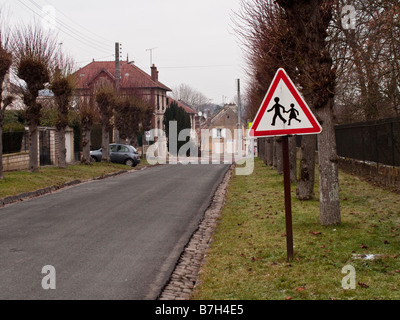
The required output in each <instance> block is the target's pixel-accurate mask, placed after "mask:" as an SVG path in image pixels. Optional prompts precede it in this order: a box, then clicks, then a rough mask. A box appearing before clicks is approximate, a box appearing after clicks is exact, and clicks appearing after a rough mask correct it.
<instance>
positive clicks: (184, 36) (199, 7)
mask: <svg viewBox="0 0 400 320" xmlns="http://www.w3.org/2000/svg"><path fill="white" fill-rule="evenodd" d="M239 3H240V0H202V1H198V0H147V1H139V0H118V1H104V0H97V1H87V0H85V1H84V0H69V1H65V0H0V8H2V9H5V11H6V12H7V13H8V16H9V17H10V20H11V24H16V23H18V22H21V21H23V22H24V23H25V22H30V21H33V19H34V17H36V19H38V21H41V20H42V17H43V11H42V9H43V7H44V6H48V5H51V6H52V7H53V8H54V9H55V14H56V27H57V30H59V42H62V43H63V49H64V50H65V51H66V52H68V53H69V54H70V55H71V56H72V57H73V58H74V59H75V61H76V62H77V63H78V65H79V66H84V65H85V64H87V63H89V62H90V61H91V60H92V59H93V58H94V59H96V60H114V56H113V54H114V43H115V42H116V41H119V42H120V43H121V44H122V52H123V53H122V59H123V60H125V59H126V57H127V54H129V60H134V61H135V64H136V65H137V66H139V67H140V68H142V69H143V70H144V71H146V72H148V73H149V72H150V51H146V49H150V48H156V49H154V50H153V63H154V64H155V65H156V66H157V67H158V68H159V71H160V81H161V82H163V83H164V84H165V85H167V86H169V87H174V86H177V85H179V84H180V83H186V84H188V85H190V86H191V87H193V88H195V89H197V90H198V91H200V92H202V93H203V94H205V95H206V96H207V97H208V98H209V99H212V101H213V102H214V103H222V100H223V96H224V101H225V102H231V101H233V98H234V96H235V95H236V79H238V78H241V79H242V83H243V84H244V71H243V70H244V63H243V58H242V53H241V50H240V48H239V46H238V44H237V39H236V37H235V35H234V34H233V31H232V22H231V15H232V10H234V11H236V10H237V9H238V7H239ZM33 11H35V12H36V14H35V13H34V12H33ZM39 15H42V17H40V16H39Z"/></svg>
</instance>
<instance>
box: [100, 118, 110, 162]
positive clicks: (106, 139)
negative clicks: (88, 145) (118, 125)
mask: <svg viewBox="0 0 400 320" xmlns="http://www.w3.org/2000/svg"><path fill="white" fill-rule="evenodd" d="M101 129H102V136H101V137H102V150H103V152H102V155H101V161H102V162H110V130H109V127H108V126H107V125H102V128H101Z"/></svg>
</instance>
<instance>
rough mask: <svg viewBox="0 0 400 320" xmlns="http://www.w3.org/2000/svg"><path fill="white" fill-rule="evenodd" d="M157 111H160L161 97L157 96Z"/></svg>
mask: <svg viewBox="0 0 400 320" xmlns="http://www.w3.org/2000/svg"><path fill="white" fill-rule="evenodd" d="M157 110H160V95H159V94H158V95H157Z"/></svg>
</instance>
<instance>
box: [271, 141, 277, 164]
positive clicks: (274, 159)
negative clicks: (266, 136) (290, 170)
mask: <svg viewBox="0 0 400 320" xmlns="http://www.w3.org/2000/svg"><path fill="white" fill-rule="evenodd" d="M276 145H277V143H276V139H275V138H273V139H272V151H273V152H272V168H274V169H276V168H277V167H278V159H277V151H276Z"/></svg>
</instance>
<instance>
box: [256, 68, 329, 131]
mask: <svg viewBox="0 0 400 320" xmlns="http://www.w3.org/2000/svg"><path fill="white" fill-rule="evenodd" d="M281 80H283V82H284V83H285V85H286V86H287V88H288V89H289V91H290V93H291V94H292V95H293V97H294V98H295V100H296V102H297V103H298V105H299V107H300V108H301V109H302V110H303V112H304V114H305V115H306V117H307V119H308V120H309V121H310V123H311V125H312V128H303V129H302V128H294V129H284V130H282V129H279V130H266V131H257V128H258V126H259V124H260V121H261V119H262V117H263V116H264V113H265V111H266V109H267V107H268V105H269V103H270V102H271V100H272V98H273V96H274V93H275V90H276V88H277V87H278V84H279V82H280V81H281ZM321 131H322V128H321V125H320V124H319V123H318V121H317V120H316V118H315V116H314V115H313V114H312V113H311V111H310V108H309V107H308V106H307V104H306V102H305V101H304V99H303V98H302V97H301V96H300V94H299V92H298V91H297V89H296V88H295V86H294V84H293V82H292V81H291V80H290V78H289V76H288V75H287V74H286V72H285V70H284V69H282V68H280V69H279V70H278V71H277V73H276V75H275V77H274V80H273V81H272V84H271V86H270V88H269V90H268V92H267V94H266V96H265V98H264V100H263V102H262V104H261V107H260V109H259V110H258V112H257V115H256V118H255V119H254V122H253V125H252V126H251V129H250V136H251V137H255V138H261V137H273V136H286V135H306V134H319V133H321Z"/></svg>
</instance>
